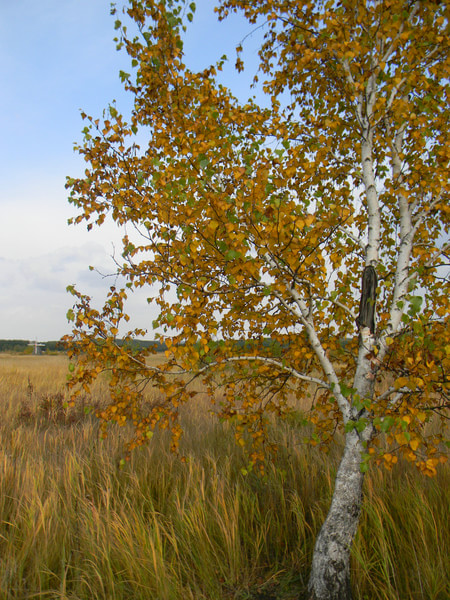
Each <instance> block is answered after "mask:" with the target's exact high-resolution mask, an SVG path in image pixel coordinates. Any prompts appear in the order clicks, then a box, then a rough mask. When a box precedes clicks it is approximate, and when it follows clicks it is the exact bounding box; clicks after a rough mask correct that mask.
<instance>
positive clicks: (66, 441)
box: [0, 355, 450, 600]
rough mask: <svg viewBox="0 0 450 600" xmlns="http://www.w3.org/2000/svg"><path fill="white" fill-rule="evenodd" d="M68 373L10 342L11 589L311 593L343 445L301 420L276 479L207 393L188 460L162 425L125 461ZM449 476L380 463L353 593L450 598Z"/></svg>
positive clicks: (55, 596)
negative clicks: (70, 406) (72, 395)
mask: <svg viewBox="0 0 450 600" xmlns="http://www.w3.org/2000/svg"><path fill="white" fill-rule="evenodd" d="M66 374H67V359H66V358H65V357H63V356H14V357H12V356H7V355H0V402H1V404H0V406H1V408H0V410H1V417H0V513H1V523H0V600H12V599H17V600H19V599H20V600H26V599H30V600H31V599H38V598H39V599H42V600H44V599H45V600H97V599H98V600H100V599H101V600H150V599H151V600H232V599H233V600H245V599H246V600H276V599H278V600H289V599H291V600H293V599H294V598H296V599H298V598H301V597H302V594H303V593H304V591H305V585H306V581H307V577H308V568H309V564H310V560H311V552H312V548H313V542H314V538H315V535H316V533H317V531H318V529H319V527H320V524H321V522H322V520H323V518H324V516H325V514H326V512H327V507H328V505H329V502H330V499H331V493H332V486H333V478H334V473H335V468H336V461H337V458H338V455H339V449H336V450H335V451H334V453H332V454H331V456H324V455H323V454H322V453H320V452H319V451H317V449H314V448H311V447H309V446H305V445H304V444H303V443H301V440H302V437H303V433H304V432H302V429H301V426H300V425H299V424H298V423H295V420H292V419H291V420H290V421H289V423H280V424H279V425H277V426H276V427H274V431H273V436H274V438H275V439H276V440H277V441H278V444H279V448H280V450H279V457H278V460H277V462H276V464H275V465H271V466H269V468H268V471H267V477H266V480H264V481H263V480H262V479H261V478H259V477H258V476H256V475H252V474H250V475H247V476H244V475H243V474H242V472H241V468H242V467H243V466H244V465H245V456H244V455H243V453H242V450H241V449H240V448H239V447H238V446H237V445H236V444H235V442H234V436H233V432H232V430H231V429H230V427H229V426H227V425H223V424H221V423H219V422H218V421H217V420H216V419H214V418H213V417H212V416H211V415H210V414H209V413H208V410H207V404H206V403H205V404H203V403H202V402H201V401H200V402H197V403H196V404H195V405H194V406H193V407H190V408H189V410H186V411H185V414H184V417H183V424H184V428H185V432H186V433H185V436H184V438H183V441H182V444H183V447H182V452H183V454H184V455H186V456H187V457H188V461H187V463H182V462H181V461H180V460H179V459H178V458H177V457H175V456H173V455H172V454H170V452H169V451H168V446H169V444H168V439H167V435H165V434H164V432H163V433H159V434H157V435H155V436H154V438H153V439H152V443H151V446H150V447H148V448H145V449H140V450H137V451H136V452H135V453H134V454H133V456H132V460H131V461H130V462H129V463H127V464H126V465H125V467H123V468H120V466H119V462H120V458H121V452H122V442H123V436H124V435H125V433H126V432H124V431H123V430H122V429H120V430H118V429H113V430H112V431H111V435H110V436H109V437H108V438H107V439H106V440H101V439H100V438H99V436H98V423H97V422H96V419H95V417H94V416H93V415H92V414H90V415H85V413H84V410H83V407H76V408H75V409H74V410H72V411H71V412H67V410H66V409H65V408H64V401H65V398H66V390H65V387H64V386H65V380H66ZM91 401H92V403H95V404H101V403H102V402H105V401H106V389H105V387H104V385H103V386H102V385H101V384H99V385H97V386H96V388H95V389H94V390H93V396H92V399H91ZM86 402H87V400H86ZM449 482H450V470H449V468H448V467H443V468H442V469H441V470H440V471H439V473H438V476H437V477H436V478H435V479H426V478H424V477H422V476H421V475H419V474H418V473H416V472H415V471H414V470H413V468H411V467H410V466H409V465H407V464H404V463H401V464H399V465H398V468H397V469H395V470H394V471H393V472H392V473H387V472H385V471H382V470H380V469H378V468H376V467H374V468H372V469H371V470H370V472H369V474H368V477H367V482H366V499H365V503H364V508H363V515H362V519H361V527H360V530H359V533H358V536H357V539H356V543H355V547H354V552H353V573H352V577H353V586H354V596H355V599H357V600H363V599H366V600H416V599H417V600H447V599H448V598H449V597H450V590H449V583H448V575H447V574H448V573H449V572H450V564H449V558H448V557H449V553H448V549H449V547H450V539H449V538H450V535H449V529H448V507H449V493H448V489H449Z"/></svg>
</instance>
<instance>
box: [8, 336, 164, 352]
mask: <svg viewBox="0 0 450 600" xmlns="http://www.w3.org/2000/svg"><path fill="white" fill-rule="evenodd" d="M117 343H118V344H119V345H122V344H123V342H122V341H121V340H117ZM127 343H128V344H130V342H127ZM131 345H132V347H133V348H134V349H136V350H139V349H141V348H149V347H151V346H153V347H155V348H156V351H157V352H164V351H165V350H166V349H167V348H166V345H165V344H161V343H160V342H156V341H151V340H133V341H132V342H131ZM33 350H34V347H33V345H32V342H30V341H29V340H1V339H0V352H9V353H17V354H32V353H33ZM39 350H40V353H41V354H49V353H53V352H65V346H64V342H62V341H61V340H56V341H49V342H42V345H41V346H40V347H39Z"/></svg>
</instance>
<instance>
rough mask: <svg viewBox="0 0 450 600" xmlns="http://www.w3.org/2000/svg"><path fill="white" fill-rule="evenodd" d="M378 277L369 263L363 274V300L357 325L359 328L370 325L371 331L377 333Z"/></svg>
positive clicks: (360, 302) (360, 303)
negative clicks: (376, 303)
mask: <svg viewBox="0 0 450 600" xmlns="http://www.w3.org/2000/svg"><path fill="white" fill-rule="evenodd" d="M377 285H378V277H377V272H376V271H375V267H373V266H372V265H368V266H367V267H365V269H364V271H363V274H362V283H361V300H360V301H359V315H358V317H357V318H356V325H357V326H358V328H359V329H362V328H363V327H368V328H369V329H370V333H371V334H372V335H373V334H374V333H375V302H376V297H377Z"/></svg>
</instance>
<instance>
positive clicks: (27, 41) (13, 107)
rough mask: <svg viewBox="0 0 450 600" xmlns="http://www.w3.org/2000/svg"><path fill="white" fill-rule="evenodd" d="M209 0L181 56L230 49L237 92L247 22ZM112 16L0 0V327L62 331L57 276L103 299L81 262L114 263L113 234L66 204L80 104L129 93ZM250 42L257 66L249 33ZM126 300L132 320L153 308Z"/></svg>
mask: <svg viewBox="0 0 450 600" xmlns="http://www.w3.org/2000/svg"><path fill="white" fill-rule="evenodd" d="M116 4H117V7H118V9H120V8H121V7H122V6H123V1H122V0H117V2H116ZM213 5H214V3H213V2H212V0H197V14H196V17H195V20H194V23H193V26H192V27H191V28H190V29H189V30H188V33H187V37H186V43H185V51H186V63H187V64H188V65H189V67H191V68H193V69H196V68H198V69H199V68H203V67H205V66H207V65H208V64H210V63H212V62H214V61H216V60H217V59H218V58H220V56H222V54H224V53H225V54H227V55H228V56H229V57H230V59H231V60H230V64H229V66H228V67H227V68H226V69H225V71H224V76H223V77H224V79H223V80H224V83H226V84H227V85H229V86H230V87H231V88H232V89H233V91H234V93H235V94H236V95H238V96H239V97H241V98H243V99H245V98H247V97H248V96H249V95H250V91H249V87H248V82H249V80H250V79H251V77H250V76H251V75H253V74H254V71H253V73H250V75H249V76H246V75H238V74H237V73H236V72H235V71H234V68H233V64H234V57H235V52H234V48H235V46H236V45H237V44H238V43H239V42H240V41H241V40H242V39H243V37H244V36H245V35H246V34H248V33H249V31H250V29H249V26H248V24H247V23H246V22H245V21H243V20H242V19H241V18H239V17H237V16H234V17H231V18H229V19H228V20H227V21H226V22H225V23H218V22H217V19H216V17H215V15H214V13H213ZM115 18H116V17H112V16H111V15H110V1H109V0H39V1H38V2H37V1H36V0H0V131H1V134H0V338H1V339H30V340H31V339H32V340H34V339H38V340H39V341H41V340H42V341H46V340H54V339H59V338H60V337H61V336H62V335H64V334H65V333H68V332H69V330H70V328H69V325H68V323H67V321H66V312H67V310H68V308H70V307H71V305H72V297H71V296H70V295H68V294H67V293H66V286H67V285H69V284H76V285H77V287H78V288H79V289H80V291H83V292H84V293H88V294H90V295H92V296H93V297H94V298H95V299H98V301H99V302H101V301H102V299H103V298H104V295H105V291H106V290H107V289H108V287H109V285H110V284H111V281H110V280H108V279H106V280H105V279H103V278H102V277H101V276H100V275H99V274H98V273H96V272H91V271H89V269H88V266H89V265H91V264H92V265H95V266H96V267H97V268H98V270H99V271H101V272H105V273H106V272H111V271H112V269H113V265H112V259H111V254H112V252H113V243H114V241H115V240H116V241H117V240H118V239H119V238H120V236H119V235H118V232H117V231H115V230H114V228H113V227H109V228H108V227H105V228H101V229H94V230H93V231H91V232H90V233H88V232H87V231H86V227H85V225H80V226H77V227H74V226H70V227H69V226H68V225H67V219H68V218H69V217H70V216H72V215H73V214H74V209H73V207H72V206H71V205H69V204H68V202H67V192H66V190H65V188H64V184H65V178H66V176H72V177H74V176H77V175H79V174H81V173H82V170H83V168H84V166H83V163H82V160H81V159H80V157H78V155H76V154H75V153H74V151H73V144H74V143H75V142H80V141H81V137H82V136H81V133H80V132H81V129H82V128H83V127H84V124H82V120H81V117H80V109H83V110H84V111H85V112H87V113H88V114H90V115H92V116H94V117H101V114H102V110H103V109H104V108H105V107H106V106H107V105H108V104H109V103H110V102H111V101H112V100H113V99H116V100H117V106H118V108H119V109H120V108H121V106H122V107H123V106H125V107H126V106H129V105H130V101H131V99H130V98H129V97H127V96H126V95H125V94H124V92H123V91H122V86H121V83H120V80H119V76H118V73H119V70H120V69H124V70H125V71H127V70H128V71H129V60H128V56H127V55H126V53H125V52H117V51H116V48H115V43H114V42H113V37H114V35H115V32H114V20H115ZM247 44H248V45H250V54H251V55H252V54H253V58H254V61H255V62H254V65H255V66H254V69H256V52H255V51H252V50H251V44H252V38H250V41H248V42H247ZM132 307H133V310H132V316H133V322H132V325H133V326H137V325H139V326H143V327H145V326H147V325H148V324H150V323H151V322H152V320H153V318H154V317H155V315H154V314H151V313H149V309H148V307H147V305H146V303H145V298H143V297H136V298H133V301H132ZM151 336H152V331H151V327H150V331H149V337H151Z"/></svg>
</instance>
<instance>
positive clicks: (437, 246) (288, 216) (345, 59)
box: [68, 0, 450, 598]
mask: <svg viewBox="0 0 450 600" xmlns="http://www.w3.org/2000/svg"><path fill="white" fill-rule="evenodd" d="M449 10H450V9H449V7H448V5H447V4H446V3H439V2H434V1H433V2H432V1H430V0H425V1H416V2H413V1H411V2H410V1H405V0H386V1H380V0H367V1H366V2H360V1H359V0H358V1H355V0H342V1H340V2H337V1H333V0H330V1H318V2H308V1H303V0H267V1H265V2H257V1H250V2H249V1H248V0H245V1H244V0H222V1H220V2H218V7H217V12H218V16H219V18H220V19H224V18H226V16H227V14H229V12H232V11H235V12H241V13H243V14H244V15H245V17H246V18H247V20H248V22H249V27H250V28H252V27H261V28H262V29H263V31H264V40H263V43H262V45H261V47H260V50H259V59H260V69H259V71H258V73H257V75H256V76H255V81H254V86H255V90H257V92H258V95H257V96H255V97H254V98H251V99H249V100H248V101H247V102H245V103H243V102H240V101H238V99H237V98H235V97H234V96H233V94H232V90H230V89H228V88H227V87H225V86H223V85H221V84H220V71H221V69H222V67H223V61H224V60H225V57H224V58H223V59H222V60H221V61H219V62H218V63H216V64H213V65H211V66H209V67H208V68H206V69H204V70H203V71H201V72H194V71H192V70H190V69H189V66H188V65H186V64H185V63H184V54H183V39H184V36H185V35H189V22H190V21H191V20H192V19H193V18H195V15H194V12H195V4H194V3H191V4H187V3H185V2H183V1H182V0H165V1H164V0H159V1H157V0H145V1H138V0H130V2H129V4H128V6H127V7H126V9H125V12H126V13H127V15H128V18H129V19H131V21H132V22H133V23H134V25H135V26H136V27H137V34H136V35H130V34H129V33H128V30H127V28H126V25H124V24H123V23H122V22H121V21H120V19H117V21H116V29H117V30H118V37H117V42H118V45H119V46H123V47H124V48H125V49H126V52H127V53H128V54H129V56H130V58H131V73H130V74H128V73H123V72H122V73H121V78H122V80H123V82H124V85H125V88H126V89H127V90H128V91H129V92H130V93H131V94H132V95H133V96H134V108H133V111H132V114H131V118H130V119H129V120H128V121H126V120H125V118H124V117H123V116H122V115H121V114H120V112H119V110H118V109H117V108H116V107H115V106H110V107H109V109H108V110H107V111H106V115H105V118H104V119H102V120H99V119H95V118H92V117H89V116H87V115H85V114H83V118H85V119H86V120H87V126H86V128H85V130H84V133H85V139H84V142H83V143H82V144H81V145H80V146H79V147H78V151H79V152H80V153H81V154H82V155H83V156H84V158H85V160H86V162H87V163H88V166H87V168H86V172H85V176H84V177H82V178H77V179H69V181H68V186H69V188H70V190H71V192H70V194H71V197H70V200H71V202H72V203H73V204H74V205H75V206H76V207H78V208H79V214H78V216H77V217H76V218H75V219H74V221H75V222H76V223H80V222H82V221H86V222H87V223H88V227H89V228H90V227H92V225H97V226H100V225H101V224H102V223H103V221H104V220H105V218H106V217H107V216H108V217H112V218H113V219H114V220H115V221H116V222H117V223H119V224H126V225H127V227H128V235H126V236H125V237H124V239H123V252H122V258H123V260H121V261H119V262H118V264H117V272H118V273H119V274H120V275H121V276H123V277H124V278H125V279H126V281H127V284H126V286H124V288H123V289H116V288H111V291H110V294H109V295H108V298H107V299H106V302H105V304H104V306H103V307H102V308H95V307H93V306H91V302H90V299H89V298H88V297H87V296H85V295H83V294H82V293H81V292H79V291H77V290H76V289H75V288H73V287H72V288H71V291H72V293H73V294H74V295H75V297H76V305H75V307H74V310H73V311H70V313H69V318H70V319H71V320H73V333H72V336H70V337H69V340H68V341H69V342H70V341H72V350H71V352H72V355H73V356H74V357H76V358H77V363H76V368H75V369H74V372H73V375H72V380H71V383H70V385H71V386H72V387H73V388H74V399H75V397H76V394H77V393H78V391H79V390H80V389H81V388H82V387H85V388H86V389H88V388H89V385H90V383H91V382H92V381H93V380H94V379H95V378H96V377H97V375H98V374H99V373H101V372H102V371H103V370H105V369H109V370H111V372H112V377H111V380H110V389H111V404H110V406H109V407H108V408H107V409H105V411H103V412H102V413H101V415H99V416H100V417H101V419H102V420H103V423H104V424H106V423H108V422H109V421H115V422H117V423H119V424H120V425H123V424H124V423H126V422H132V423H133V425H134V428H135V436H134V438H133V440H131V441H130V446H129V448H130V449H132V448H133V447H135V446H136V445H139V444H141V443H144V442H147V441H148V439H149V438H151V435H152V431H153V429H154V428H155V427H157V426H160V427H170V429H171V430H172V436H173V447H174V449H176V448H177V446H178V441H179V438H180V435H181V429H180V426H179V424H178V414H179V407H180V405H182V404H183V403H187V402H190V401H192V398H193V396H194V395H195V392H194V391H193V390H192V388H191V386H190V384H191V383H192V382H193V381H195V380H199V379H200V380H202V381H203V383H204V385H205V386H206V389H207V390H208V391H209V394H210V396H211V398H214V397H215V394H216V392H217V389H218V387H219V386H220V389H221V402H222V403H221V406H220V414H221V415H222V416H224V417H227V418H232V419H233V421H234V422H236V423H237V427H236V432H237V438H238V440H239V441H240V443H242V444H244V443H245V442H246V440H250V442H251V449H250V461H251V463H252V464H261V465H262V464H263V462H264V458H265V456H266V455H267V453H268V452H269V451H270V449H271V444H270V439H269V437H268V436H267V422H268V418H269V417H268V415H270V413H273V414H275V415H282V414H284V413H286V412H288V411H289V399H290V398H292V397H293V396H294V397H299V398H300V397H303V396H304V395H305V394H306V393H307V392H308V390H309V391H310V390H311V389H312V387H313V389H314V390H315V391H314V394H313V395H312V397H311V411H310V413H309V420H310V421H311V422H312V423H313V424H314V425H315V426H316V432H317V435H318V436H319V437H318V438H315V440H316V441H317V439H320V440H321V441H324V442H328V441H329V440H331V439H332V437H333V435H334V432H335V431H336V430H341V431H343V432H344V433H345V435H346V439H347V442H348V443H351V444H353V445H354V447H355V448H358V456H359V460H358V462H359V464H360V468H361V470H362V471H364V470H365V469H366V468H367V464H368V460H369V459H370V457H371V456H373V457H374V458H375V460H377V461H378V462H381V463H383V464H384V465H385V467H387V468H391V467H392V466H393V464H395V462H396V461H397V456H398V454H401V455H402V456H404V457H405V458H406V459H408V460H409V461H412V462H413V463H415V464H416V466H417V467H418V468H419V469H420V470H421V471H422V472H423V473H424V474H425V475H434V474H435V473H436V467H437V465H438V463H439V461H440V460H445V456H444V446H443V443H442V442H443V437H442V432H441V433H439V432H438V430H437V429H436V428H428V427H427V422H428V421H429V420H430V418H431V417H433V416H434V415H436V414H437V419H438V420H439V418H440V419H441V421H442V423H445V419H446V414H445V411H446V410H447V409H448V406H449V396H448V384H449V380H448V370H449V359H450V344H449V331H448V322H447V319H448V313H449V286H448V283H449V282H448V263H449V243H448V223H449V213H450V209H449V203H448V199H449V169H448V167H449V156H450V150H449V144H448V123H449V117H450V114H449V106H450V94H449V86H448V81H449V76H450V60H449V53H448V39H450V37H449ZM237 51H238V53H237V60H236V68H237V70H238V71H240V70H242V69H245V43H243V44H240V45H239V46H238V48H237ZM263 96H264V106H268V108H265V107H263V102H258V99H261V98H262V97H263ZM143 140H145V141H143ZM146 286H149V287H150V286H151V289H152V290H155V289H156V290H157V291H156V293H152V295H151V296H149V299H148V301H149V302H150V303H153V304H155V305H156V306H157V308H158V313H159V315H158V317H157V318H156V320H155V322H154V323H153V326H154V328H156V329H157V331H160V332H161V333H160V334H159V339H160V341H161V343H165V344H166V346H167V348H168V350H167V352H166V359H165V360H163V361H161V364H159V365H158V366H156V367H155V366H154V364H153V363H152V366H150V363H149V362H148V360H147V358H148V355H149V353H150V352H151V351H152V350H151V349H148V350H146V349H139V350H136V351H134V352H129V351H127V350H126V348H125V347H120V346H119V345H118V344H117V343H116V336H117V334H118V330H119V324H120V323H121V322H122V321H123V320H125V321H126V320H127V319H128V316H127V314H126V299H127V296H128V295H129V294H131V293H133V290H134V289H138V288H143V287H146ZM143 333H144V330H136V331H131V332H129V337H130V338H133V337H135V336H137V335H142V334H143ZM238 341H239V342H240V343H237V342H238ZM147 384H151V385H154V386H156V387H157V388H158V389H159V390H160V392H161V397H160V401H158V402H155V404H154V406H153V407H152V408H151V410H150V412H148V413H145V414H144V413H142V412H141V409H140V406H141V405H140V399H141V396H142V393H143V389H144V388H145V386H146V385H147ZM245 432H247V433H245ZM382 438H384V440H385V441H386V442H387V445H388V447H386V446H385V444H384V442H383V443H380V440H381V439H382ZM316 594H317V598H319V597H321V596H320V594H319V592H317V591H316ZM323 597H325V596H323ZM328 597H329V598H331V597H332V596H331V595H330V596H328ZM333 597H334V596H333ZM336 597H338V596H336Z"/></svg>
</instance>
